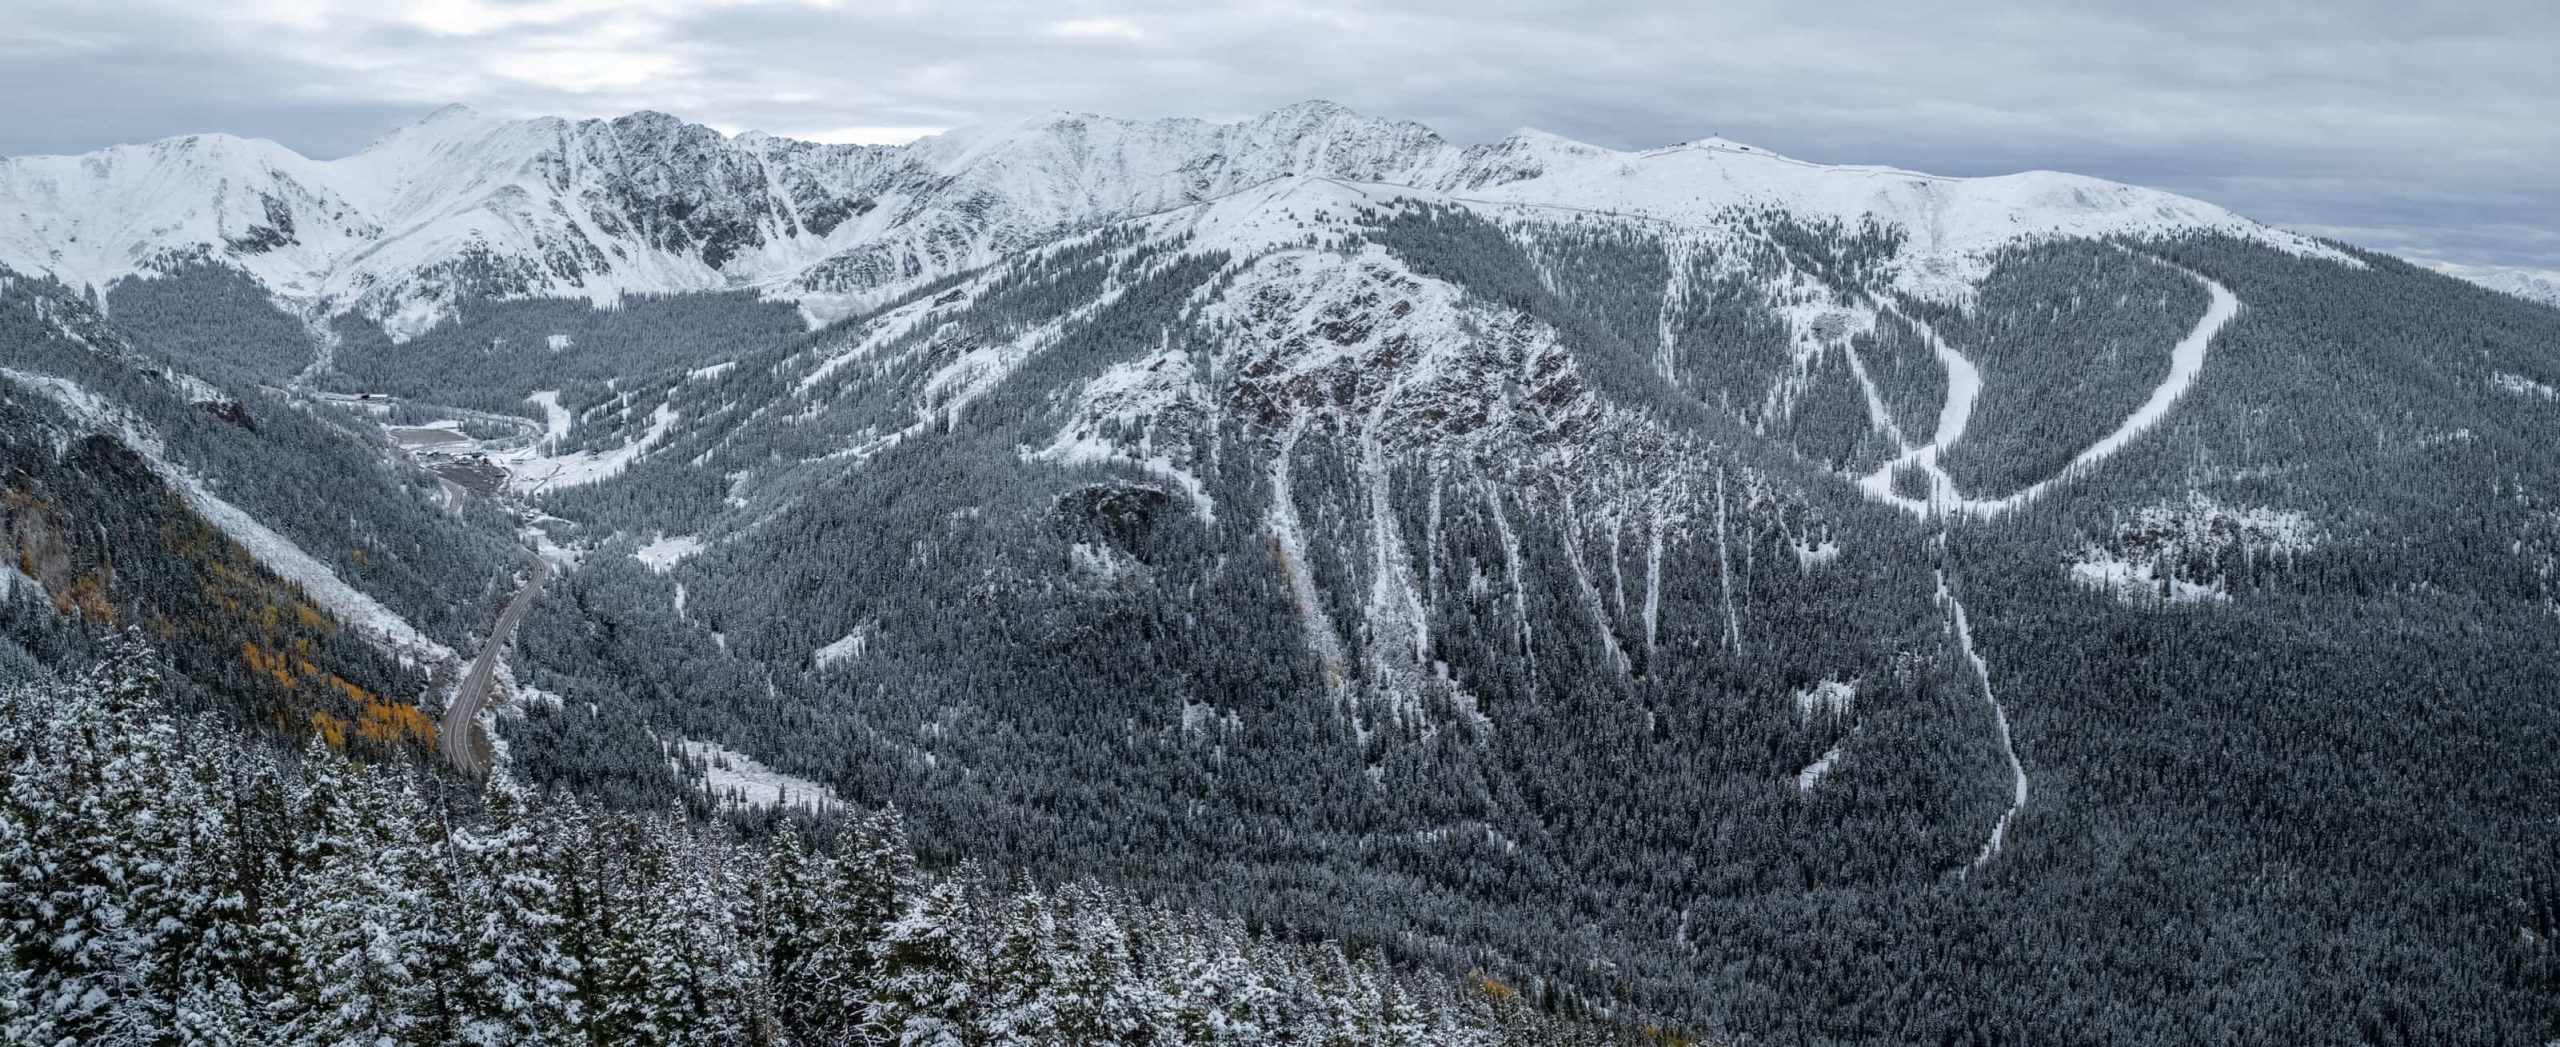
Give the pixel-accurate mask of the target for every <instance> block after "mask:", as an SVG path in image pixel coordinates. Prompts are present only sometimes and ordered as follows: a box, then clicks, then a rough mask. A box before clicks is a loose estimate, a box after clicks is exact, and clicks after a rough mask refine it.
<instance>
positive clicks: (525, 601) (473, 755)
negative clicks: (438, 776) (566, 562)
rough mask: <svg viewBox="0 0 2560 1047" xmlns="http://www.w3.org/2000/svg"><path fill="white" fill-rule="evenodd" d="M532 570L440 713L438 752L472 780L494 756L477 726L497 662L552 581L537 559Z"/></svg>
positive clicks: (486, 769)
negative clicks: (442, 720) (537, 597)
mask: <svg viewBox="0 0 2560 1047" xmlns="http://www.w3.org/2000/svg"><path fill="white" fill-rule="evenodd" d="M532 564H533V566H532V567H531V568H529V569H528V573H527V574H526V576H525V580H524V587H523V588H521V589H518V590H516V595H515V598H514V599H512V600H509V601H507V609H506V610H504V611H501V612H499V614H498V624H497V626H496V627H495V628H492V629H490V630H489V642H488V643H487V644H486V645H484V646H483V647H481V648H480V656H479V657H478V658H474V659H472V660H471V670H470V671H469V672H466V673H464V674H463V676H462V684H461V686H459V687H456V688H455V689H454V692H453V701H452V702H450V703H447V704H446V705H445V709H444V722H443V723H441V724H439V725H438V727H437V731H436V751H437V752H438V753H440V754H442V755H443V756H444V758H445V762H447V763H450V764H452V765H453V769H454V770H457V771H461V772H462V773H464V774H466V775H470V776H471V777H473V778H480V777H485V776H487V775H488V773H489V762H490V760H491V759H492V756H493V754H492V752H491V749H490V746H489V733H488V732H487V731H485V730H482V729H481V727H480V710H481V709H482V708H483V707H485V706H487V705H488V703H489V688H490V685H491V684H492V683H494V682H496V679H497V671H498V660H499V659H500V658H502V657H504V656H505V654H506V650H507V647H508V645H510V644H512V643H514V642H515V637H516V626H518V625H521V624H523V622H524V616H525V614H526V613H527V612H529V611H531V610H533V598H534V597H535V596H537V595H539V594H540V593H541V592H542V582H543V580H544V579H546V578H548V577H550V576H551V565H550V564H549V563H547V562H545V561H544V560H543V559H542V558H541V557H539V556H536V557H533V558H532Z"/></svg>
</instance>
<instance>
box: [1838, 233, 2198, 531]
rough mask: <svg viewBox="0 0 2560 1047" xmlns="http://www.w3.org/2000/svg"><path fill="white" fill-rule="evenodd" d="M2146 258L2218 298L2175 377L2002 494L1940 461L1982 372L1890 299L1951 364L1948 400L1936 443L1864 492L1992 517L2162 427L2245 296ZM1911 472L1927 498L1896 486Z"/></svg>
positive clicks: (1923, 510) (1914, 508)
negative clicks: (2106, 428)
mask: <svg viewBox="0 0 2560 1047" xmlns="http://www.w3.org/2000/svg"><path fill="white" fill-rule="evenodd" d="M2141 257H2144V258H2145V259H2146V260H2148V261H2150V262H2151V263H2152V264H2154V265H2159V266H2165V267H2167V268H2170V269H2174V270H2177V271H2178V272H2180V273H2184V274H2186V276H2187V278H2188V279H2191V280H2194V281H2196V282H2197V283H2200V284H2203V285H2204V289H2205V293H2206V294H2208V295H2209V296H2211V299H2212V300H2211V302H2210V304H2208V305H2207V306H2206V307H2205V311H2204V315H2203V316H2201V317H2198V318H2197V319H2196V323H2195V327H2194V328H2192V329H2190V330H2189V331H2188V332H2187V335H2186V337H2184V338H2181V339H2179V340H2178V344H2176V345H2174V346H2171V347H2170V349H2169V374H2168V376H2167V377H2166V378H2163V379H2161V381H2160V384H2159V385H2158V386H2155V387H2154V388H2153V389H2152V390H2151V396H2150V397H2149V398H2148V399H2145V400H2144V401H2143V402H2142V405H2141V406H2139V407H2136V408H2134V410H2133V413H2132V414H2130V415H2127V416H2125V420H2124V421H2123V422H2122V423H2119V424H2118V425H2117V426H2116V428H2115V431H2113V432H2110V433H2108V434H2107V435H2105V436H2103V437H2100V438H2099V439H2098V441H2097V442H2096V443H2093V444H2090V445H2089V446H2087V447H2085V448H2082V449H2081V451H2080V453H2079V454H2077V455H2073V456H2072V458H2071V461H2070V462H2068V463H2066V464H2064V465H2063V467H2062V470H2061V471H2060V472H2057V473H2055V474H2053V475H2052V476H2049V477H2046V478H2044V479H2042V480H2038V481H2036V482H2035V483H2033V484H2029V485H2028V486H2026V487H2025V488H2022V489H2020V490H2018V491H2016V492H2014V493H2011V494H2009V495H2008V496H2006V497H2001V498H1970V497H1966V496H1965V495H1964V494H1963V493H1962V492H1960V491H1958V490H1957V489H1956V486H1955V481H1954V480H1953V479H1951V478H1949V477H1948V476H1947V472H1946V470H1945V469H1944V468H1943V467H1941V466H1940V465H1939V461H1938V460H1939V457H1940V456H1941V455H1944V454H1945V453H1946V452H1947V450H1948V449H1949V448H1951V447H1953V446H1955V443H1956V441H1957V440H1960V439H1962V438H1963V437H1964V430H1965V427H1966V424H1967V423H1968V422H1969V421H1970V420H1971V418H1972V417H1973V403H1974V400H1975V398H1976V397H1979V396H1980V395H1981V393H1982V370H1981V369H1980V368H1979V367H1976V366H1975V365H1974V363H1973V361H1972V360H1971V359H1968V358H1967V357H1966V356H1965V355H1964V354H1963V353H1962V352H1959V351H1957V350H1956V348H1955V347H1954V346H1951V345H1949V344H1947V342H1946V340H1945V339H1943V338H1940V337H1938V333H1937V331H1935V330H1933V329H1931V328H1930V327H1929V326H1928V325H1926V324H1923V323H1921V322H1919V321H1918V320H1916V319H1913V318H1911V317H1908V316H1903V314H1902V311H1901V310H1899V309H1896V308H1894V307H1893V306H1892V305H1890V304H1886V303H1879V307H1880V308H1883V309H1886V310H1890V311H1892V312H1893V313H1894V315H1896V316H1903V319H1905V320H1908V321H1910V322H1911V323H1912V325H1913V326H1914V327H1917V328H1918V329H1919V330H1920V333H1921V334H1922V336H1924V337H1926V338H1927V339H1928V340H1929V346H1930V348H1931V349H1932V350H1933V351H1935V352H1936V354H1937V357H1938V362H1939V363H1940V364H1941V365H1943V366H1944V367H1945V368H1946V369H1947V399H1946V402H1945V405H1944V406H1943V407H1941V408H1940V410H1939V414H1938V429H1937V432H1936V434H1935V435H1934V436H1933V437H1932V438H1931V439H1930V441H1929V442H1928V443H1926V444H1923V445H1920V446H1918V447H1904V448H1903V449H1902V454H1901V455H1899V456H1897V457H1895V458H1894V459H1893V460H1892V461H1890V462H1887V463H1885V464H1884V465H1883V466H1882V467H1881V468H1878V469H1877V470H1876V471H1874V472H1872V473H1869V474H1867V475H1866V476H1863V477H1860V478H1859V479H1858V487H1859V489H1860V490H1863V491H1865V492H1866V493H1867V496H1868V497H1870V498H1873V499H1875V500H1877V501H1880V502H1884V503H1886V504H1888V505H1893V506H1896V507H1899V508H1901V509H1903V510H1905V511H1907V512H1910V513H1911V514H1912V515H1915V516H1920V517H1924V518H1925V517H1929V516H1935V515H1939V514H1942V513H1944V514H1951V515H1963V516H1970V517H1974V518H1977V519H1985V520H1987V519H1990V518H1992V517H1995V516H1998V515H2000V514H2002V513H2005V512H2008V511H2010V510H2012V509H2016V508H2018V507H2019V506H2022V505H2025V504H2027V503H2029V502H2032V501H2034V500H2036V499H2037V498H2039V497H2042V496H2043V495H2044V493H2045V492H2046V491H2049V490H2052V489H2053V488H2054V487H2055V486H2056V485H2058V484H2061V483H2064V482H2066V481H2069V480H2071V479H2073V478H2074V477H2077V476H2079V475H2081V474H2082V473H2085V472H2088V471H2089V470H2090V469H2092V468H2095V467H2096V466H2097V464H2098V463H2099V462H2102V461H2105V460H2106V459H2108V458H2109V457H2112V456H2113V455H2114V454H2115V453H2116V452H2118V451H2121V450H2123V449H2124V448H2125V446H2126V445H2128V444H2131V443H2132V442H2133V440H2134V438H2135V437H2138V436H2141V435H2142V434H2143V433H2144V432H2147V431H2149V430H2150V429H2151V428H2152V427H2153V426H2156V425H2159V424H2160V421H2161V419H2163V418H2166V417H2168V415H2169V408H2171V407H2173V406H2175V405H2176V404H2177V402H2178V400H2179V399H2180V398H2182V397H2184V396H2186V395H2187V391H2188V390H2189V389H2191V388H2193V387H2194V386H2195V383H2196V376H2197V375H2199V374H2201V373H2203V371H2204V358H2205V351H2206V350H2207V349H2208V348H2210V347H2211V346H2212V344H2213V338H2214V336H2215V335H2218V334H2220V333H2222V329H2223V328H2224V327H2225V326H2227V325H2229V324H2230V323H2231V321H2232V319H2233V318H2234V317H2237V316H2239V315H2240V299H2239V298H2238V297H2237V296H2235V295H2233V294H2232V293H2231V289H2230V288H2227V287H2224V286H2222V284H2221V283H2220V282H2218V281H2216V280H2214V279H2213V278H2212V277H2208V276H2206V275H2204V274H2202V273H2199V272H2196V271H2195V270H2192V269H2189V268H2186V267H2185V266H2181V265H2177V264H2174V263H2171V262H2168V261H2164V260H2162V259H2159V258H2152V257H2149V256H2147V255H2146V256H2141ZM1906 469H1918V470H1920V471H1921V473H1922V474H1923V475H1925V476H1926V477H1927V478H1928V480H1929V496H1928V497H1926V498H1913V497H1911V496H1909V495H1904V494H1900V493H1898V492H1896V491H1895V490H1894V489H1893V478H1894V476H1895V474H1897V473H1900V472H1902V471H1903V470H1906Z"/></svg>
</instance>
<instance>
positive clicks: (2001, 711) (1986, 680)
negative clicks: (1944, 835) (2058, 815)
mask: <svg viewBox="0 0 2560 1047" xmlns="http://www.w3.org/2000/svg"><path fill="white" fill-rule="evenodd" d="M1938 606H1940V607H1942V608H1945V609H1946V612H1947V627H1948V628H1949V629H1950V630H1953V631H1954V633H1955V635H1956V647H1957V649H1959V650H1961V651H1963V652H1964V658H1965V661H1968V662H1971V663H1973V678H1974V680H1975V682H1977V683H1979V684H1981V685H1982V700H1983V702H1984V703H1986V704H1988V705H1990V706H1991V719H1992V722H1993V723H1995V724H1998V725H1999V728H2000V756H2001V758H2002V759H2004V760H2007V761H2008V763H2009V777H2010V782H2011V789H2010V796H2009V809H2008V810H2005V811H2002V812H2000V820H1999V821H1998V822H1995V823H1993V824H1992V826H1991V837H1990V838H1989V839H1987V840H1984V841H1982V852H1981V853H1980V854H1976V855H1974V857H1973V864H1972V865H1971V866H1968V867H1967V868H1966V869H1965V874H1966V875H1968V876H1970V875H1972V874H1973V873H1975V872H1979V871H1981V869H1982V867H1983V866H1985V865H1988V864H1990V863H1991V859H1992V858H1993V857H1995V856H1997V855H1998V854H1999V853H2000V846H2001V844H2003V843H2005V842H2007V840H2008V838H2009V820H2010V819H2012V818H2016V817H2017V816H2018V812H2019V811H2020V810H2022V809H2024V808H2025V807H2026V806H2027V767H2026V765H2025V764H2022V763H2020V762H2018V746H2017V743H2016V742H2015V741H2014V740H2012V739H2011V738H2010V736H2009V710H2008V708H2007V707H2005V706H2003V705H2001V704H2000V696H1999V695H1998V694H1997V693H1994V692H1993V691H1992V690H1991V663H1989V662H1987V661H1984V660H1983V658H1982V652H1980V651H1976V650H1974V648H1973V619H1972V618H1971V617H1970V616H1968V615H1967V614H1965V610H1964V601H1963V600H1961V599H1958V598H1957V597H1956V594H1955V590H1953V589H1950V588H1948V587H1947V572H1946V571H1945V570H1943V569H1941V570H1940V571H1939V572H1938Z"/></svg>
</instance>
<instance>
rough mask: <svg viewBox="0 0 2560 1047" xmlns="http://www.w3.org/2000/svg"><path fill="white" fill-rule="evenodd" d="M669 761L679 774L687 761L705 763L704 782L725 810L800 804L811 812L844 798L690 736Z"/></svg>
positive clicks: (836, 806)
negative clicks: (692, 738)
mask: <svg viewBox="0 0 2560 1047" xmlns="http://www.w3.org/2000/svg"><path fill="white" fill-rule="evenodd" d="M668 762H669V764H670V765H672V766H673V767H675V769H676V771H677V773H678V775H679V776H682V775H683V774H684V773H685V771H686V770H687V764H691V763H698V764H700V765H701V766H702V783H703V786H704V788H705V789H707V790H708V791H709V792H710V793H711V798H712V802H713V803H715V804H717V805H718V806H720V807H721V808H723V809H725V810H747V809H764V810H771V809H774V808H779V807H798V808H802V809H804V810H807V811H810V812H811V813H819V812H824V811H830V810H841V809H843V807H844V800H843V799H841V798H839V797H837V796H836V794H835V790H832V789H829V788H827V787H826V786H823V785H820V784H818V783H816V782H812V781H810V780H808V779H806V778H800V777H795V776H793V775H788V774H784V773H782V772H780V771H777V770H774V769H773V768H771V767H767V766H765V765H764V764H762V763H760V762H758V761H757V760H756V759H755V758H754V757H751V756H748V755H747V754H745V753H742V752H738V751H736V750H734V749H726V748H722V747H721V746H719V745H717V744H715V743H712V742H697V741H693V740H690V739H685V740H680V741H678V742H677V743H676V747H675V753H674V754H671V755H670V757H669V760H668Z"/></svg>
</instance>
